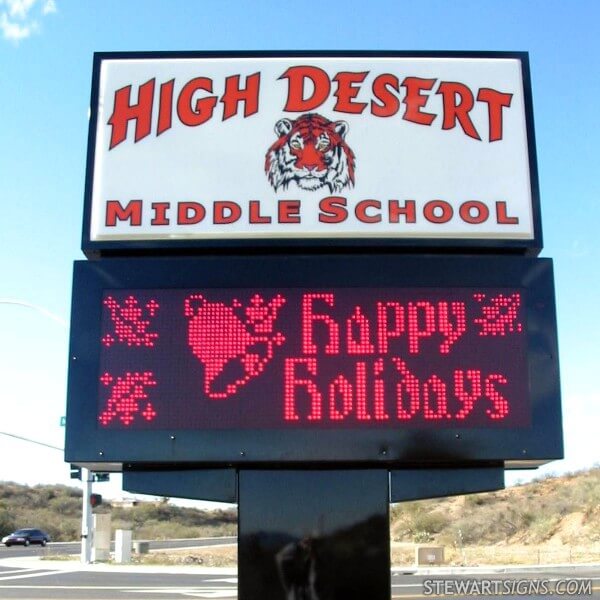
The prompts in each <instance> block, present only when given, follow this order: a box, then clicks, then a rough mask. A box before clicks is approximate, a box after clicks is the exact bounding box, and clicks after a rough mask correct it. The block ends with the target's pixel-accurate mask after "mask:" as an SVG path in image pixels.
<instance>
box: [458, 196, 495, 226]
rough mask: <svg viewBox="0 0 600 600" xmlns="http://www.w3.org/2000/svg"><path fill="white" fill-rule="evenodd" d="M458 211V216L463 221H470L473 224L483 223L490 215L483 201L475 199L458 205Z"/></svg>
mask: <svg viewBox="0 0 600 600" xmlns="http://www.w3.org/2000/svg"><path fill="white" fill-rule="evenodd" d="M473 211H475V214H473ZM458 212H459V214H460V218H461V219H462V220H463V221H464V222H465V223H471V224H473V225H477V224H479V223H485V221H487V220H488V217H489V216H490V209H489V208H488V207H487V206H486V205H485V204H484V203H483V202H478V201H477V200H471V201H469V202H464V203H463V204H461V205H460V208H459V210H458Z"/></svg>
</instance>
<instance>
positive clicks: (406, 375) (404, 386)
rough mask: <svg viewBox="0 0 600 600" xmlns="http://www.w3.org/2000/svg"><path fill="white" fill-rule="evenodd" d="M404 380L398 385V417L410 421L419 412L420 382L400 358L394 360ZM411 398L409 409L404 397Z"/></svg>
mask: <svg viewBox="0 0 600 600" xmlns="http://www.w3.org/2000/svg"><path fill="white" fill-rule="evenodd" d="M392 361H393V363H394V365H396V369H397V370H398V372H399V373H400V375H402V379H401V380H400V382H399V383H397V384H396V415H397V417H398V420H400V421H409V420H410V419H412V418H413V417H414V416H415V415H416V414H417V411H418V410H419V404H420V395H421V391H420V385H419V380H418V379H417V378H416V377H415V376H414V375H413V374H412V373H411V372H410V371H409V370H408V367H407V366H406V363H405V362H404V361H403V360H400V359H399V358H392ZM405 394H406V395H408V397H409V399H410V400H409V405H408V408H407V407H406V406H405V403H404V395H405Z"/></svg>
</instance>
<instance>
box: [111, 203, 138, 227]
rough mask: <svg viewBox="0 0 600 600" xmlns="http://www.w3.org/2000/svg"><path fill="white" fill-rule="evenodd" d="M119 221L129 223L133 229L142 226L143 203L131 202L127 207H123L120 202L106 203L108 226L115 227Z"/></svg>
mask: <svg viewBox="0 0 600 600" xmlns="http://www.w3.org/2000/svg"><path fill="white" fill-rule="evenodd" d="M117 219H118V220H119V221H127V220H128V221H129V224H130V225H131V226H132V227H139V226H140V225H141V224H142V201H141V200H131V201H130V202H128V203H127V206H125V207H123V206H121V203H120V202H119V201H118V200H108V201H107V203H106V221H105V223H106V226H107V227H115V226H116V224H117Z"/></svg>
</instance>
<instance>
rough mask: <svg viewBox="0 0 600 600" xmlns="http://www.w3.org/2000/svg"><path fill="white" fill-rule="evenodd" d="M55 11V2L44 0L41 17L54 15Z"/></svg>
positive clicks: (53, 0)
mask: <svg viewBox="0 0 600 600" xmlns="http://www.w3.org/2000/svg"><path fill="white" fill-rule="evenodd" d="M56 11H57V8H56V2H55V0H46V2H44V6H43V8H42V14H43V15H49V14H50V13H55V12H56Z"/></svg>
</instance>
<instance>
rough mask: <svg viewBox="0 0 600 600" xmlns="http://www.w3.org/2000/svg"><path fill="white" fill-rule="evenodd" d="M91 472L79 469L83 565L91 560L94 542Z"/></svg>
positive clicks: (92, 479) (92, 478)
mask: <svg viewBox="0 0 600 600" xmlns="http://www.w3.org/2000/svg"><path fill="white" fill-rule="evenodd" d="M93 481H94V477H93V473H92V471H90V470H89V469H86V468H82V469H81V484H82V486H81V487H82V490H83V499H82V510H81V562H82V563H83V564H85V565H87V564H89V563H91V562H92V546H93V542H94V520H93V519H94V516H93V514H92V505H91V503H90V497H91V495H92V482H93Z"/></svg>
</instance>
